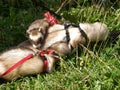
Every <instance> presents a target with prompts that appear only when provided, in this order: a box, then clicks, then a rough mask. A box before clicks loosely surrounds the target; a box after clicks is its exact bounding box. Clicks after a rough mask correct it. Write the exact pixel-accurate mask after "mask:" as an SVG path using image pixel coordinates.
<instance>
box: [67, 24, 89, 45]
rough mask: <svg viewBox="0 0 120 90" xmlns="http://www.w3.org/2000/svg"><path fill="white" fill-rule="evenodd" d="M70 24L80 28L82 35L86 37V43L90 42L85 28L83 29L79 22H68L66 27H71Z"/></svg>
mask: <svg viewBox="0 0 120 90" xmlns="http://www.w3.org/2000/svg"><path fill="white" fill-rule="evenodd" d="M70 26H73V27H77V28H79V31H80V33H81V34H82V36H83V37H85V39H86V43H87V42H88V37H87V34H86V33H85V32H84V30H82V29H81V27H80V25H79V24H75V23H68V24H66V27H67V28H68V27H70Z"/></svg>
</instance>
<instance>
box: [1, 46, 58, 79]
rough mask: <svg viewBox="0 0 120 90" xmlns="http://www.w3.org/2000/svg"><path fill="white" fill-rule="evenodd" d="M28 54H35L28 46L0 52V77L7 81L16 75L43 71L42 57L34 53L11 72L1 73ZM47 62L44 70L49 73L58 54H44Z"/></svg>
mask: <svg viewBox="0 0 120 90" xmlns="http://www.w3.org/2000/svg"><path fill="white" fill-rule="evenodd" d="M29 54H33V55H34V54H35V52H34V51H33V50H31V49H28V48H24V47H21V48H18V47H15V48H12V49H10V50H7V51H4V52H3V53H1V54H0V78H3V79H5V80H7V81H11V80H13V79H16V78H18V77H22V76H26V75H31V74H39V73H42V72H43V67H44V64H43V59H42V57H41V56H39V55H38V54H36V55H34V56H33V57H32V58H30V59H29V60H27V61H25V62H24V63H23V64H21V65H20V66H18V67H17V68H15V69H14V70H12V71H11V72H9V73H7V74H5V75H3V73H5V72H6V70H8V69H9V68H10V67H11V66H12V65H14V64H15V63H17V62H18V61H19V60H21V59H23V58H24V57H26V56H28V55H29ZM45 57H46V58H47V61H48V64H47V68H46V72H48V73H51V72H52V71H53V70H54V66H55V64H56V62H57V61H58V56H56V55H54V54H45Z"/></svg>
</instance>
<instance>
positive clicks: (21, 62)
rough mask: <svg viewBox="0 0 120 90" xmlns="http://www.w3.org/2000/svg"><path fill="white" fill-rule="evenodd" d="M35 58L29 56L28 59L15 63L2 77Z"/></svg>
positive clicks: (31, 55)
mask: <svg viewBox="0 0 120 90" xmlns="http://www.w3.org/2000/svg"><path fill="white" fill-rule="evenodd" d="M32 57H33V54H30V55H28V56H27V57H25V58H23V59H21V60H20V61H18V62H17V63H15V64H14V65H13V66H11V67H10V68H9V69H8V70H7V71H5V72H4V73H3V74H2V76H4V75H6V74H8V73H9V72H11V71H12V70H14V69H15V68H17V67H18V66H20V65H21V64H23V63H24V62H25V61H27V60H29V59H30V58H32Z"/></svg>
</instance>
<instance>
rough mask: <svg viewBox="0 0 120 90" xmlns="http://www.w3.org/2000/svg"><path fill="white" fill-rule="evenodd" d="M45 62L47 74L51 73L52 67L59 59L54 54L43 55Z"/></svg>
mask: <svg viewBox="0 0 120 90" xmlns="http://www.w3.org/2000/svg"><path fill="white" fill-rule="evenodd" d="M45 56H46V58H47V60H48V66H47V70H46V71H47V72H48V73H51V72H53V70H54V67H55V65H56V63H57V61H58V59H59V56H58V55H56V54H45Z"/></svg>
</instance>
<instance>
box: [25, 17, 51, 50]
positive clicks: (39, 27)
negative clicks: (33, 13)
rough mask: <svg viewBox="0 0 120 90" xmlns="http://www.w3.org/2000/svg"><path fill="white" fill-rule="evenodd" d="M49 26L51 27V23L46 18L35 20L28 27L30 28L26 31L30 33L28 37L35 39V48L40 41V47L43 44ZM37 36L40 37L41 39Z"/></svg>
mask: <svg viewBox="0 0 120 90" xmlns="http://www.w3.org/2000/svg"><path fill="white" fill-rule="evenodd" d="M49 27H50V24H49V23H48V21H47V19H46V18H44V19H38V20H35V21H34V22H32V23H31V25H30V26H29V27H28V29H27V30H26V33H27V35H28V38H32V40H33V41H34V44H33V47H34V48H36V47H35V46H36V45H37V44H38V43H39V47H40V46H41V43H42V41H43V40H44V38H45V35H46V34H47V30H48V28H49ZM37 37H39V39H38V38H37ZM30 40H31V39H30Z"/></svg>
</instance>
